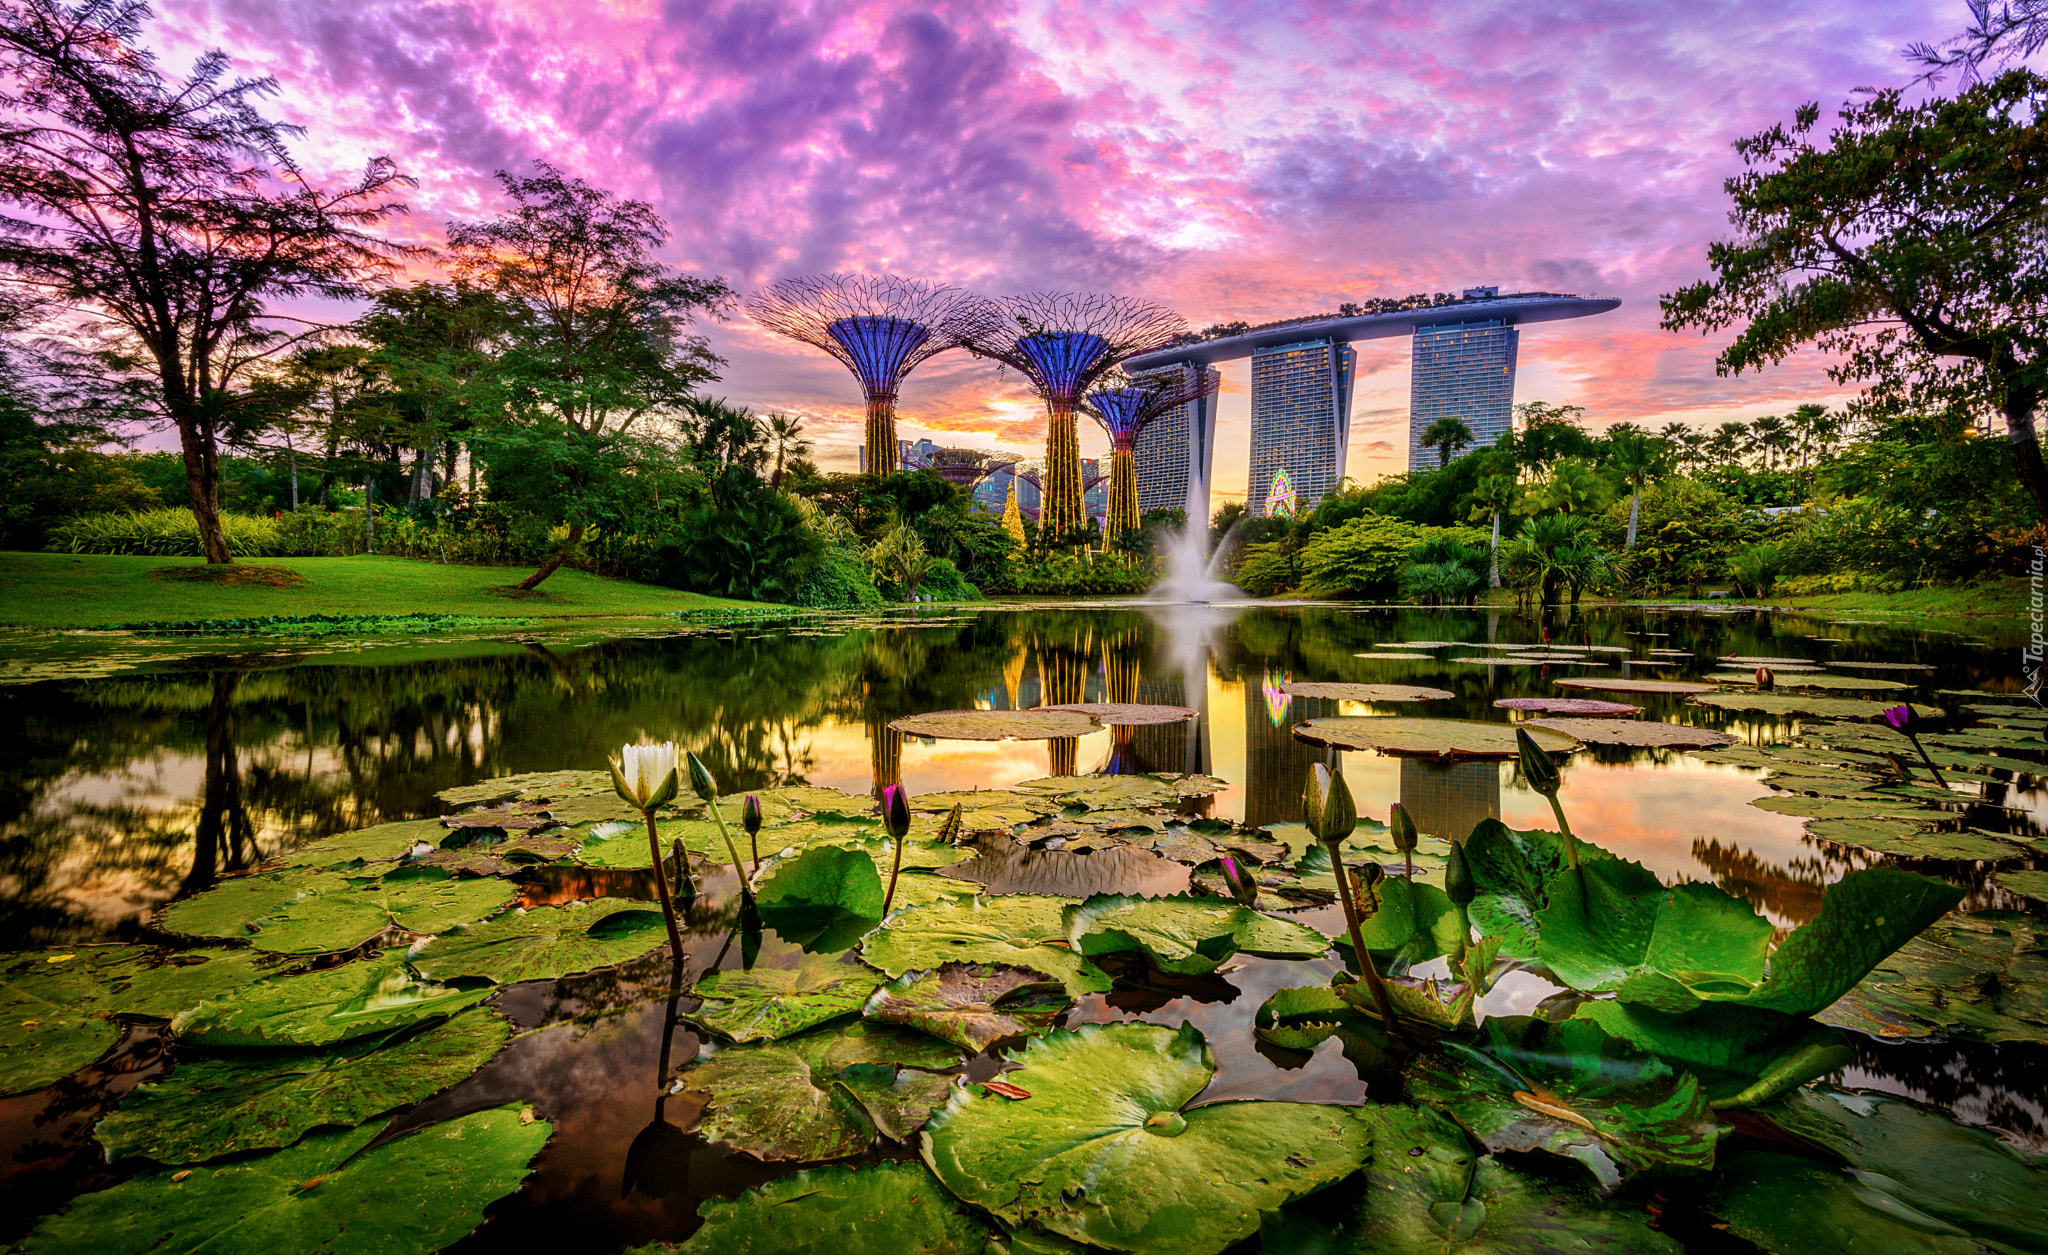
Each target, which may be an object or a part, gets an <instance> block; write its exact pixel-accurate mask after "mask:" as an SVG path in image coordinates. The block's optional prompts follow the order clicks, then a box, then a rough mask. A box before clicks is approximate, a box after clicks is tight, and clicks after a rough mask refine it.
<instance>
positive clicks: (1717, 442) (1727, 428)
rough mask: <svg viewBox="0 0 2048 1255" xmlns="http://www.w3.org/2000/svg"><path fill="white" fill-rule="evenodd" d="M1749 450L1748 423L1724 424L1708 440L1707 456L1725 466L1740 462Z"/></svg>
mask: <svg viewBox="0 0 2048 1255" xmlns="http://www.w3.org/2000/svg"><path fill="white" fill-rule="evenodd" d="M1749 448H1750V444H1749V424H1748V423H1723V424H1721V427H1720V430H1718V431H1716V432H1715V433H1714V434H1713V435H1712V436H1710V437H1708V438H1707V456H1709V457H1711V458H1713V459H1714V461H1716V462H1718V463H1720V464H1721V465H1723V466H1730V465H1733V464H1734V463H1736V462H1737V461H1740V460H1741V458H1742V456H1743V455H1744V454H1746V453H1748V452H1749Z"/></svg>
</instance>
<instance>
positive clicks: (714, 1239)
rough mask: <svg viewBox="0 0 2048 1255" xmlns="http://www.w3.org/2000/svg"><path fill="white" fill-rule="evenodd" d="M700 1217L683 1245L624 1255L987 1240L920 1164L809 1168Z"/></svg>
mask: <svg viewBox="0 0 2048 1255" xmlns="http://www.w3.org/2000/svg"><path fill="white" fill-rule="evenodd" d="M697 1214H698V1216H699V1217H701V1218H702V1219H703V1221H704V1225H703V1227H702V1228H700V1229H698V1230H697V1232H695V1233H693V1234H691V1235H690V1240H689V1241H687V1242H685V1243H683V1244H682V1245H681V1246H680V1247H670V1246H646V1247H641V1248H639V1250H638V1251H634V1252H628V1255H652V1252H655V1251H661V1250H680V1251H685V1252H688V1255H981V1252H982V1250H983V1248H984V1247H986V1246H987V1244H988V1236H989V1235H988V1228H987V1226H986V1225H984V1224H983V1223H982V1222H980V1221H978V1220H976V1219H974V1218H972V1217H970V1216H969V1215H967V1214H966V1212H964V1211H963V1210H962V1209H961V1208H960V1206H959V1204H957V1203H955V1202H954V1201H953V1200H952V1198H951V1197H950V1196H948V1195H947V1193H946V1191H945V1190H944V1189H942V1188H940V1186H939V1183H938V1181H937V1180H935V1179H934V1178H933V1177H932V1174H931V1169H929V1168H927V1167H925V1166H924V1165H923V1164H920V1163H878V1164H870V1165H867V1166H865V1167H860V1168H852V1167H827V1168H806V1169H804V1170H803V1171H802V1172H798V1173H794V1174H792V1175H790V1176H786V1177H780V1178H777V1179H776V1180H773V1181H770V1182H768V1183H767V1184H766V1185H757V1186H755V1187H754V1188H753V1189H751V1190H748V1191H747V1192H746V1193H744V1194H742V1195H740V1196H739V1197H738V1198H736V1199H731V1200H726V1199H722V1198H707V1199H705V1200H704V1201H703V1202H701V1203H699V1204H698V1205H697Z"/></svg>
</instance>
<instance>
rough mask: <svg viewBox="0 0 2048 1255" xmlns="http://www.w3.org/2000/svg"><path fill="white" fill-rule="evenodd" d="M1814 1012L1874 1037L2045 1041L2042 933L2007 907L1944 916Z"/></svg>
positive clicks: (2047, 999) (2047, 954) (2045, 939)
mask: <svg viewBox="0 0 2048 1255" xmlns="http://www.w3.org/2000/svg"><path fill="white" fill-rule="evenodd" d="M1820 1019H1821V1020H1823V1021H1825V1022H1826V1023H1829V1024H1838V1025H1840V1026H1842V1027H1844V1028H1853V1029H1856V1030H1858V1031H1860V1032H1865V1033H1872V1034H1875V1035H1877V1036H1880V1037H1924V1036H1926V1035H1928V1034H1930V1033H1943V1034H1948V1035H1951V1036H1955V1037H1959V1038H1966V1039H1969V1040H1973V1041H1993V1042H1998V1041H2032V1042H2048V936H2044V935H2043V934H2042V931H2041V927H2040V925H2039V924H2038V923H2037V922H2036V921H2035V920H2034V919H2032V918H2031V917H2029V916H2026V915H2021V914H2018V913H2014V912H2005V911H1984V912H1979V913H1976V914H1972V915H1961V916H1958V915H1950V916H1946V917H1944V918H1942V919H1939V920H1936V921H1935V922H1934V923H1933V924H1931V925H1929V926H1928V927H1927V929H1926V931H1924V932H1922V933H1921V934H1920V935H1919V936H1917V937H1915V938H1913V940H1911V941H1909V942H1907V943H1906V944H1905V946H1903V947H1902V948H1901V949H1899V950H1898V951H1897V952H1896V953H1894V954H1892V955H1890V956H1889V957H1887V958H1886V959H1885V960H1884V961H1883V962H1881V963H1879V964H1878V965H1877V968H1876V969H1875V970H1874V971H1872V972H1871V973H1870V974H1869V975H1868V976H1865V977H1864V978H1863V980H1862V982H1861V983H1860V984H1858V985H1857V986H1856V988H1854V989H1852V990H1850V991H1849V992H1848V993H1846V994H1844V995H1842V997H1841V998H1840V999H1838V1000H1837V1001H1836V1002H1835V1003H1834V1004H1833V1005H1832V1006H1830V1007H1828V1008H1827V1009H1826V1010H1825V1011H1823V1012H1821V1013H1820Z"/></svg>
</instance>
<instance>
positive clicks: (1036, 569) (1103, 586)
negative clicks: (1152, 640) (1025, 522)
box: [1012, 553, 1159, 597]
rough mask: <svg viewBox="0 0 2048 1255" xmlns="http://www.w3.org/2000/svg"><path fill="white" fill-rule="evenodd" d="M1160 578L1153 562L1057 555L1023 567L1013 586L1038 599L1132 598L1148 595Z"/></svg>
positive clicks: (1048, 555) (1018, 569)
mask: <svg viewBox="0 0 2048 1255" xmlns="http://www.w3.org/2000/svg"><path fill="white" fill-rule="evenodd" d="M1158 578H1159V575H1158V572H1157V571H1156V570H1154V568H1153V566H1152V564H1151V563H1149V562H1137V561H1133V560H1131V559H1128V558H1125V557H1122V556H1120V555H1113V554H1102V555H1099V556H1096V557H1092V558H1076V557H1071V556H1069V555H1067V554H1063V553H1055V554H1047V555H1046V556H1045V557H1043V558H1040V559H1039V560H1038V561H1036V562H1031V563H1028V564H1024V565H1020V566H1019V567H1018V568H1017V571H1016V576H1015V578H1014V579H1013V580H1012V586H1013V587H1014V588H1015V589H1016V590H1017V591H1018V592H1020V593H1031V594H1035V595H1038V596H1069V597H1078V596H1087V595H1090V594H1120V595H1126V596H1128V595H1132V594H1136V593H1142V592H1144V591H1145V590H1146V589H1148V588H1150V587H1152V584H1153V581H1155V580H1157V579H1158Z"/></svg>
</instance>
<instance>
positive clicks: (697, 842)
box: [576, 819, 765, 871]
mask: <svg viewBox="0 0 2048 1255" xmlns="http://www.w3.org/2000/svg"><path fill="white" fill-rule="evenodd" d="M735 827H737V825H735ZM655 831H656V832H658V833H659V834H660V835H661V856H662V857H663V858H664V859H666V858H667V857H668V856H669V851H670V850H672V849H673V848H674V844H673V843H674V842H676V841H681V842H682V843H683V849H684V850H686V851H688V852H689V853H691V854H695V855H698V856H700V857H713V856H715V857H716V858H717V859H718V861H719V862H721V863H729V862H730V861H731V856H730V855H728V854H727V853H726V852H725V843H724V842H723V841H720V840H719V839H718V826H717V825H716V824H713V823H712V822H711V821H710V820H708V819H664V820H658V821H656V823H655ZM587 832H588V835H587V836H586V837H585V838H584V840H583V846H582V848H581V849H579V850H578V851H577V852H576V861H577V862H579V863H581V864H583V865H584V866H585V867H604V868H612V869H616V870H619V871H639V870H641V869H642V868H648V867H653V866H654V852H653V851H652V850H649V849H648V848H647V828H646V827H645V825H643V824H640V823H638V822H634V823H626V822H623V821H621V822H615V823H598V824H593V825H591V827H590V828H589V829H588V830H587ZM734 835H735V837H736V838H737V839H740V840H742V841H744V839H745V836H746V834H745V833H741V832H735V834H734ZM764 835H765V830H764ZM742 850H743V851H744V846H742Z"/></svg>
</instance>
